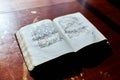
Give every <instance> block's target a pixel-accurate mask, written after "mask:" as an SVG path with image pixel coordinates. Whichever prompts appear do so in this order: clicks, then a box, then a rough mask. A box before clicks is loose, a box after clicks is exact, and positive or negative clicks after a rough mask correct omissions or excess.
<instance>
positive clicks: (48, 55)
mask: <svg viewBox="0 0 120 80" xmlns="http://www.w3.org/2000/svg"><path fill="white" fill-rule="evenodd" d="M20 32H21V35H22V36H23V38H24V41H25V43H26V46H27V47H28V52H29V55H30V57H31V59H32V64H33V65H34V66H37V65H39V64H42V63H44V62H46V61H49V60H51V59H54V58H57V57H59V56H61V55H64V54H66V53H69V52H72V49H71V47H69V46H68V45H67V44H66V42H65V41H64V38H63V37H62V36H61V35H60V33H59V31H58V30H57V28H56V26H55V25H54V24H53V22H52V21H51V20H42V21H39V22H37V23H33V24H31V25H28V26H25V27H23V28H21V29H20Z"/></svg>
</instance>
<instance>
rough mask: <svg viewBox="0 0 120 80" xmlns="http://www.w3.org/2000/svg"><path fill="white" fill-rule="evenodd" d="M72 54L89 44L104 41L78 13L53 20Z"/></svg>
mask: <svg viewBox="0 0 120 80" xmlns="http://www.w3.org/2000/svg"><path fill="white" fill-rule="evenodd" d="M53 21H54V22H55V24H56V25H57V27H58V28H59V30H61V33H62V34H63V35H64V37H65V38H66V40H67V42H68V44H69V45H71V47H72V48H73V50H74V52H76V51H78V50H80V49H81V48H83V47H85V46H88V45H90V44H93V43H96V42H99V41H102V40H105V39H106V38H105V37H104V36H103V35H102V34H101V32H99V30H98V29H97V28H96V27H95V26H94V25H93V24H92V23H91V22H90V21H89V20H87V18H85V17H84V16H83V15H82V14H81V13H80V12H76V13H73V14H68V15H64V16H60V17H57V18H55V19H54V20H53Z"/></svg>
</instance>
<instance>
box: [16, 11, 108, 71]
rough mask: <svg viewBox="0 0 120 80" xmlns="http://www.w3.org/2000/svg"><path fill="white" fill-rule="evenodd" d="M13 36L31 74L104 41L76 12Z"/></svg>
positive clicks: (27, 28)
mask: <svg viewBox="0 0 120 80" xmlns="http://www.w3.org/2000/svg"><path fill="white" fill-rule="evenodd" d="M16 36H17V39H18V42H19V45H20V48H21V50H22V53H23V57H24V59H25V62H26V64H27V67H28V69H29V70H30V71H32V70H33V69H34V68H35V66H38V65H40V64H42V63H45V62H47V61H49V60H52V59H55V58H57V57H60V56H62V55H65V54H69V53H70V52H77V51H78V50H80V49H82V48H84V47H86V46H88V45H91V44H93V43H97V42H99V41H102V40H106V38H105V37H104V36H103V35H102V34H101V33H100V32H99V31H98V30H97V29H96V28H95V26H94V25H93V24H91V23H90V22H89V21H88V20H87V19H86V18H85V17H84V16H83V15H82V14H81V13H79V12H77V13H73V14H68V15H64V16H60V17H57V18H55V19H53V21H52V20H50V19H45V20H41V21H39V22H36V23H33V24H30V25H27V26H24V27H22V28H21V29H20V30H19V31H17V33H16Z"/></svg>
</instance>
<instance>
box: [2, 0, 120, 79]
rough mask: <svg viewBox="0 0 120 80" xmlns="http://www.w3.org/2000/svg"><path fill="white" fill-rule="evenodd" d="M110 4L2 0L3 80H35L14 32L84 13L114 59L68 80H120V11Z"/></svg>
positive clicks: (76, 0)
mask: <svg viewBox="0 0 120 80" xmlns="http://www.w3.org/2000/svg"><path fill="white" fill-rule="evenodd" d="M108 1H109V0H20V1H18V0H12V1H10V0H1V4H0V80H33V79H32V78H31V77H30V75H29V73H28V71H27V68H26V66H25V63H24V60H23V57H22V55H21V52H20V49H19V46H18V43H17V41H16V38H15V32H16V31H17V30H19V29H20V28H21V27H23V26H25V25H27V24H30V23H34V22H37V21H39V20H43V19H48V18H49V19H53V18H55V17H57V16H61V15H65V14H69V13H74V12H81V13H82V14H83V15H84V16H85V17H86V18H87V19H88V20H90V21H91V22H92V23H93V24H94V25H95V26H96V27H97V28H98V29H99V30H100V31H101V32H102V33H103V34H104V35H105V37H106V38H107V39H108V41H109V42H110V44H111V48H112V50H113V55H112V56H111V57H109V58H107V59H106V60H105V61H104V62H102V64H100V65H98V66H97V67H94V68H91V69H86V68H84V69H83V70H82V71H81V73H80V74H79V75H78V74H77V75H76V74H73V76H71V77H70V78H66V79H65V80H120V77H119V75H120V10H119V8H117V7H116V6H114V5H113V4H111V3H109V2H108Z"/></svg>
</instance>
